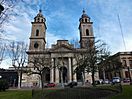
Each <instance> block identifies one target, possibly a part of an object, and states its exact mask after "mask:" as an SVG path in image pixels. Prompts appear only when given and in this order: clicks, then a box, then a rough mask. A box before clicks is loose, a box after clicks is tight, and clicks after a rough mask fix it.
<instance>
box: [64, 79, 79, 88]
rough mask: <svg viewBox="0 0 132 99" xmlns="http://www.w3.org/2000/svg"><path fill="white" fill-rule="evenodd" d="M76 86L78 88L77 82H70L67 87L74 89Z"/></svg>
mask: <svg viewBox="0 0 132 99" xmlns="http://www.w3.org/2000/svg"><path fill="white" fill-rule="evenodd" d="M74 86H77V82H75V81H73V82H70V83H68V84H67V85H66V87H70V88H73V87H74Z"/></svg>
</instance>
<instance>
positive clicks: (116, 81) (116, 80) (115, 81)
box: [112, 77, 121, 84]
mask: <svg viewBox="0 0 132 99" xmlns="http://www.w3.org/2000/svg"><path fill="white" fill-rule="evenodd" d="M120 82H121V80H120V77H113V78H112V83H113V84H115V83H120Z"/></svg>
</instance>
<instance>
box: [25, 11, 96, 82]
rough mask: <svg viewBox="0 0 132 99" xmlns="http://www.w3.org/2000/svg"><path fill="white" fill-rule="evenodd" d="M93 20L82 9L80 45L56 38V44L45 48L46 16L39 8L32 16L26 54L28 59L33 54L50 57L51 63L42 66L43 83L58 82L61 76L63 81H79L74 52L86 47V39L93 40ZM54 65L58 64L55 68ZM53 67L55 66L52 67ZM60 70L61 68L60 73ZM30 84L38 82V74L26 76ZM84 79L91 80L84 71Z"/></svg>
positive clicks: (79, 76) (31, 65) (30, 58)
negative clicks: (75, 45)
mask: <svg viewBox="0 0 132 99" xmlns="http://www.w3.org/2000/svg"><path fill="white" fill-rule="evenodd" d="M92 25H93V22H91V20H90V17H89V16H88V15H87V14H86V12H85V10H83V12H82V15H81V18H80V19H79V28H78V29H79V33H80V41H79V43H80V47H79V48H75V47H74V45H73V44H70V43H69V42H68V40H57V42H56V44H52V45H51V48H46V46H45V45H46V29H47V27H46V18H45V17H44V16H43V14H42V11H41V10H39V13H38V14H37V16H35V18H34V22H32V29H31V36H30V43H29V50H28V52H27V54H28V61H30V60H32V59H33V56H38V55H39V57H41V56H45V57H50V59H51V65H50V66H49V67H48V66H47V67H44V68H43V71H44V72H43V80H44V81H45V82H44V83H48V82H54V83H60V82H61V76H62V79H63V82H64V83H68V82H72V81H76V82H81V81H82V80H81V79H82V77H81V74H79V73H75V72H74V70H75V69H76V70H77V68H78V67H77V66H76V59H75V54H78V53H80V52H81V51H83V50H84V49H86V48H87V45H88V44H87V41H88V40H89V41H94V34H93V26H92ZM56 66H59V68H57V67H56ZM28 67H31V68H32V69H33V70H34V71H36V69H35V68H34V67H33V64H30V62H29V64H28ZM53 67H55V68H53ZM60 70H63V73H62V75H61V73H60ZM95 79H98V73H97V74H96V76H95ZM27 80H28V81H25V82H28V83H29V82H30V83H31V84H33V83H39V82H40V77H39V75H36V74H32V75H31V76H30V78H27ZM85 81H86V82H87V81H89V82H92V78H91V74H90V73H85Z"/></svg>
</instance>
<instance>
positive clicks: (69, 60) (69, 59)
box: [68, 57, 72, 82]
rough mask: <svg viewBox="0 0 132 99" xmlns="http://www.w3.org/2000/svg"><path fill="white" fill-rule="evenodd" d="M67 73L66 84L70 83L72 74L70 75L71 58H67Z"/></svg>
mask: <svg viewBox="0 0 132 99" xmlns="http://www.w3.org/2000/svg"><path fill="white" fill-rule="evenodd" d="M68 73H69V77H68V78H69V81H68V82H71V81H72V74H71V58H70V57H69V58H68Z"/></svg>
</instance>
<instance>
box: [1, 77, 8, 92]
mask: <svg viewBox="0 0 132 99" xmlns="http://www.w3.org/2000/svg"><path fill="white" fill-rule="evenodd" d="M8 88H9V85H8V82H7V81H6V80H4V79H1V80H0V91H5V90H6V89H8Z"/></svg>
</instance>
